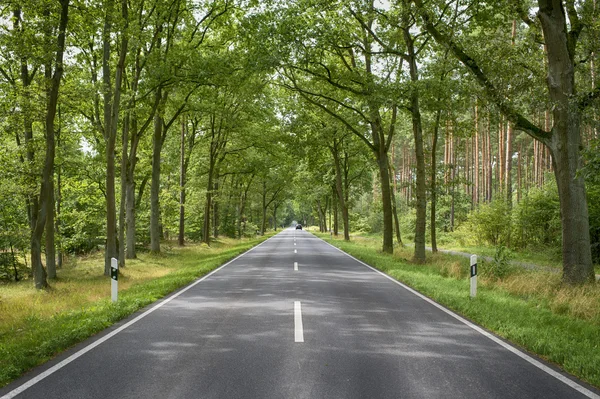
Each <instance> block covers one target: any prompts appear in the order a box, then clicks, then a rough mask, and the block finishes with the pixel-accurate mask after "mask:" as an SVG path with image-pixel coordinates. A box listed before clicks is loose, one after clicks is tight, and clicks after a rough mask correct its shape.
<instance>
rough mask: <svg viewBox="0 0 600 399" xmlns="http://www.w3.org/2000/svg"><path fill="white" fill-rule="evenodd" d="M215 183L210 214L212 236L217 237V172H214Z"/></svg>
mask: <svg viewBox="0 0 600 399" xmlns="http://www.w3.org/2000/svg"><path fill="white" fill-rule="evenodd" d="M216 175H217V177H216V178H215V184H214V186H213V193H214V194H213V198H212V200H213V201H212V203H213V205H212V215H213V223H212V226H213V237H214V238H218V237H219V201H220V199H219V178H218V176H219V173H218V172H217V173H216Z"/></svg>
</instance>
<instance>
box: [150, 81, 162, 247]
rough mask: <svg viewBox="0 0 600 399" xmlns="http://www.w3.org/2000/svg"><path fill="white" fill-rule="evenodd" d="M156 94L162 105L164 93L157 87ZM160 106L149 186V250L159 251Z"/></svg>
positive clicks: (155, 117)
mask: <svg viewBox="0 0 600 399" xmlns="http://www.w3.org/2000/svg"><path fill="white" fill-rule="evenodd" d="M156 95H157V96H161V97H162V99H161V103H162V105H163V107H164V103H165V102H166V95H164V96H163V94H162V90H161V89H160V88H159V89H158V91H157V94H156ZM163 107H161V108H160V111H159V112H157V113H156V114H155V115H154V133H153V135H152V183H151V187H150V251H151V252H153V253H160V239H161V237H160V199H159V196H160V153H161V150H162V143H163V127H164V120H163V116H162V111H163V110H164V108H163Z"/></svg>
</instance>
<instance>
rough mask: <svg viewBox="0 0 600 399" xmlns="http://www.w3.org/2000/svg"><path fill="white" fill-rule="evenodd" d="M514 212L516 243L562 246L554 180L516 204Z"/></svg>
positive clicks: (516, 245)
mask: <svg viewBox="0 0 600 399" xmlns="http://www.w3.org/2000/svg"><path fill="white" fill-rule="evenodd" d="M513 215H514V234H513V242H512V244H513V245H514V246H515V247H517V248H524V247H527V246H529V247H531V246H533V247H539V246H542V247H560V246H561V237H562V235H561V231H562V230H561V221H560V204H559V200H558V190H557V187H556V184H555V183H554V182H552V183H548V184H546V185H545V186H544V187H542V188H534V189H532V190H531V191H530V192H529V193H528V194H527V195H526V196H525V197H524V198H523V199H522V200H521V202H520V203H518V204H516V205H515V207H514V209H513Z"/></svg>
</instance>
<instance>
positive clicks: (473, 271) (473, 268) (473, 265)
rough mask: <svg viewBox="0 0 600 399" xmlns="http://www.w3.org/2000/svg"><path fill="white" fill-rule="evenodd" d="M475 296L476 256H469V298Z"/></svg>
mask: <svg viewBox="0 0 600 399" xmlns="http://www.w3.org/2000/svg"><path fill="white" fill-rule="evenodd" d="M476 295H477V255H471V298H475V296H476Z"/></svg>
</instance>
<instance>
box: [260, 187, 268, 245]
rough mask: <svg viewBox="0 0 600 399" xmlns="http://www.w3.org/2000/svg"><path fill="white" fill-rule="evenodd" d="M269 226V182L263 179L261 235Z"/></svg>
mask: <svg viewBox="0 0 600 399" xmlns="http://www.w3.org/2000/svg"><path fill="white" fill-rule="evenodd" d="M266 228H267V182H266V181H264V180H263V187H262V215H261V223H260V235H261V236H264V235H265V230H266Z"/></svg>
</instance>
